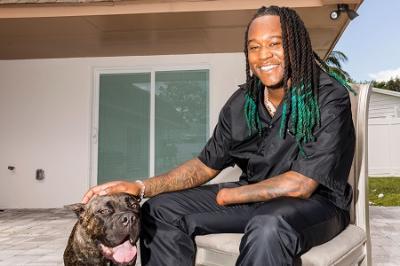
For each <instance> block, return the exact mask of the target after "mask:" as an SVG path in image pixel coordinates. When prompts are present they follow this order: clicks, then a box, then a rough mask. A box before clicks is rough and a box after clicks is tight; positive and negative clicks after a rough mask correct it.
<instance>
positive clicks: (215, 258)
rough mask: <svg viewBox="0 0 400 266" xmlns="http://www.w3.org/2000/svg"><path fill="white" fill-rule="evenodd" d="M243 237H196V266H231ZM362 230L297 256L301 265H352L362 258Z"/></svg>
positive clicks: (348, 230) (352, 230) (355, 229)
mask: <svg viewBox="0 0 400 266" xmlns="http://www.w3.org/2000/svg"><path fill="white" fill-rule="evenodd" d="M242 236H243V234H211V235H204V236H197V237H196V239H195V240H196V244H197V254H196V265H208V266H211V265H213V266H216V265H223V266H228V265H235V261H236V259H237V257H238V256H239V244H240V240H241V238H242ZM365 242H366V235H365V232H364V230H363V229H361V228H360V227H357V226H355V225H349V226H348V227H347V228H346V229H345V230H344V231H343V232H342V233H340V234H339V235H338V236H336V237H335V238H333V239H332V240H331V241H329V242H327V243H325V244H322V245H320V246H316V247H314V248H312V249H311V250H309V251H308V252H307V253H305V254H303V255H302V256H301V260H302V265H318V266H320V265H332V264H335V265H353V264H355V262H357V261H360V260H361V259H362V258H363V257H364V256H365V255H364V246H363V245H364V244H365Z"/></svg>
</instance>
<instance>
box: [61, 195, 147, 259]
mask: <svg viewBox="0 0 400 266" xmlns="http://www.w3.org/2000/svg"><path fill="white" fill-rule="evenodd" d="M67 207H68V208H69V209H72V210H73V211H74V212H75V213H76V214H77V216H78V218H79V220H78V223H79V226H80V227H81V229H82V230H85V235H87V236H90V238H91V240H92V241H93V243H95V245H96V246H97V248H98V249H99V250H100V252H101V254H102V255H103V256H104V257H105V258H107V259H109V260H111V261H113V262H114V263H116V264H118V265H127V264H129V265H130V264H134V262H135V261H136V255H137V249H136V241H137V240H138V237H139V230H140V224H139V223H140V221H139V211H140V210H139V209H140V205H139V199H138V198H136V197H133V196H131V195H129V194H124V193H122V194H114V195H106V196H97V197H94V198H92V200H90V201H89V203H87V204H85V205H84V204H81V203H78V204H73V205H69V206H67Z"/></svg>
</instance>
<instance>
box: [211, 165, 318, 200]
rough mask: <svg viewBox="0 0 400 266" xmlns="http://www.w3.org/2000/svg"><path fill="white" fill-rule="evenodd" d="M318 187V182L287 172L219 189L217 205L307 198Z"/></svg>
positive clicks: (293, 172)
mask: <svg viewBox="0 0 400 266" xmlns="http://www.w3.org/2000/svg"><path fill="white" fill-rule="evenodd" d="M317 187H318V182H316V181H315V180H313V179H312V178H309V177H307V176H304V175H302V174H300V173H297V172H295V171H288V172H286V173H283V174H281V175H278V176H275V177H272V178H268V179H266V180H264V181H261V182H258V183H255V184H251V185H245V186H240V187H237V188H224V189H221V190H220V191H219V193H218V195H217V203H218V204H219V205H229V204H238V203H249V202H259V201H268V200H270V199H273V198H277V197H282V196H288V197H296V198H308V197H310V196H311V195H312V193H313V192H314V191H315V189H316V188H317Z"/></svg>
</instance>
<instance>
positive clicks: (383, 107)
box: [368, 89, 400, 176]
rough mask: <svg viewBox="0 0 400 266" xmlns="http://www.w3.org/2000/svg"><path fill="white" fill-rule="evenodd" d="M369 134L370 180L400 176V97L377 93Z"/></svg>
mask: <svg viewBox="0 0 400 266" xmlns="http://www.w3.org/2000/svg"><path fill="white" fill-rule="evenodd" d="M387 93H390V94H392V95H390V94H387ZM368 131H369V132H368V134H369V136H368V164H369V166H368V168H369V176H400V138H399V136H400V93H398V95H397V94H396V93H395V92H385V91H383V92H382V90H379V89H373V91H372V94H371V98H370V107H369V119H368Z"/></svg>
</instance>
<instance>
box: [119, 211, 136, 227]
mask: <svg viewBox="0 0 400 266" xmlns="http://www.w3.org/2000/svg"><path fill="white" fill-rule="evenodd" d="M134 219H135V217H134V215H132V214H128V213H127V214H124V215H122V217H121V222H122V225H123V226H129V225H130V224H132V223H133V220H134Z"/></svg>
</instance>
